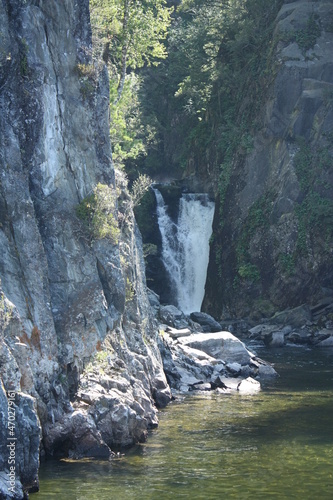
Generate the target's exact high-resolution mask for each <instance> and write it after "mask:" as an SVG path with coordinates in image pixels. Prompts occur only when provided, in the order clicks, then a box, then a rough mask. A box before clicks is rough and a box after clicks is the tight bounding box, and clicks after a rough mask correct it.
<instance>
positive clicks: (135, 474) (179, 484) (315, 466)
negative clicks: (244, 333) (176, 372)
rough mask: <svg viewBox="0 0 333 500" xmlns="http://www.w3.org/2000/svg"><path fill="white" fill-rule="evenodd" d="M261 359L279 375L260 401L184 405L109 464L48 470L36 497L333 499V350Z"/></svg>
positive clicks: (202, 397)
mask: <svg viewBox="0 0 333 500" xmlns="http://www.w3.org/2000/svg"><path fill="white" fill-rule="evenodd" d="M257 353H258V355H259V356H260V357H263V358H265V359H270V360H271V361H273V362H274V363H275V368H276V369H277V370H278V372H279V373H280V375H281V376H280V377H279V378H278V379H277V380H276V381H274V382H270V383H269V384H267V385H266V387H264V389H263V391H262V392H260V393H259V394H256V395H254V396H240V395H237V394H236V395H229V396H226V395H216V394H197V395H189V396H186V397H183V398H179V399H178V400H177V401H176V402H174V403H172V404H170V405H169V406H168V407H167V408H166V409H165V410H163V411H161V412H160V425H159V427H158V429H156V430H154V431H152V433H151V434H150V436H149V439H148V442H147V443H145V444H143V445H140V446H137V447H135V448H134V449H132V450H130V451H129V452H126V453H125V454H124V455H123V456H121V457H120V458H118V459H115V460H113V461H112V462H111V463H105V462H104V463H103V462H85V463H84V462H80V463H73V462H72V463H68V462H47V463H46V464H44V465H43V466H42V468H41V472H40V487H41V491H40V493H37V494H35V495H31V498H32V499H33V500H44V499H50V498H51V499H52V498H57V499H66V500H67V499H68V500H74V499H75V500H88V499H89V500H109V499H116V500H123V499H124V500H127V499H130V500H132V499H134V500H136V499H140V500H141V499H142V500H143V499H144V500H164V499H175V500H177V499H183V498H184V499H185V498H186V499H258V498H259V499H268V498H269V499H270V498H273V499H302V500H304V499H318V500H321V499H332V498H333V351H330V352H327V351H326V352H323V351H322V350H320V349H316V350H312V351H311V350H307V349H305V348H290V349H289V348H284V349H280V350H275V351H274V350H271V351H266V350H265V351H264V350H261V349H258V351H257Z"/></svg>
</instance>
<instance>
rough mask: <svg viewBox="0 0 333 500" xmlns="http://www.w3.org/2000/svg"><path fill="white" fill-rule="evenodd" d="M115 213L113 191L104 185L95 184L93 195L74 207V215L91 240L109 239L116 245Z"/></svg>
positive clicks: (117, 234)
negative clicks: (83, 225)
mask: <svg viewBox="0 0 333 500" xmlns="http://www.w3.org/2000/svg"><path fill="white" fill-rule="evenodd" d="M115 212H116V195H115V190H114V188H112V187H110V186H107V185H106V184H97V186H96V187H95V188H94V190H93V193H92V194H91V195H90V196H87V197H86V198H84V200H82V202H81V203H80V204H79V205H78V206H77V207H76V215H77V216H78V217H79V219H81V220H82V221H83V223H84V224H85V226H86V227H87V229H88V231H89V233H90V235H91V237H92V239H94V240H99V239H103V238H109V239H110V240H111V241H112V242H113V243H115V244H116V243H117V242H118V237H119V228H118V223H117V220H116V218H115Z"/></svg>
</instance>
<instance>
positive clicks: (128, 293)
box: [125, 278, 135, 302]
mask: <svg viewBox="0 0 333 500" xmlns="http://www.w3.org/2000/svg"><path fill="white" fill-rule="evenodd" d="M134 297H135V288H134V286H133V284H132V283H131V281H130V279H129V278H126V286H125V301H126V302H131V301H132V300H133V299H134Z"/></svg>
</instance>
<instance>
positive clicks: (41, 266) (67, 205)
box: [0, 0, 170, 498]
mask: <svg viewBox="0 0 333 500" xmlns="http://www.w3.org/2000/svg"><path fill="white" fill-rule="evenodd" d="M0 20H1V32H0V49H1V50H0V106H1V116H0V129H1V134H0V162H1V164H0V167H1V179H0V216H1V224H0V278H1V298H0V300H1V304H0V305H1V308H0V329H1V338H0V360H1V363H0V374H1V378H2V381H3V385H4V390H3V392H2V397H1V411H2V412H3V415H7V409H8V404H7V398H8V392H7V396H6V392H5V391H14V392H15V394H16V396H15V398H16V399H15V404H16V407H17V414H18V415H19V414H24V412H27V411H28V408H29V412H30V413H29V415H30V416H29V419H30V420H29V421H30V422H31V432H30V434H29V435H27V436H26V439H28V440H29V439H30V442H29V443H28V442H27V443H25V445H24V447H25V450H29V457H27V456H26V455H24V457H23V455H22V456H21V455H20V454H19V453H18V454H17V469H16V480H17V488H21V489H20V491H21V492H22V491H23V490H22V485H23V488H29V487H36V484H37V483H36V478H37V469H38V456H39V446H40V437H42V444H41V449H42V452H43V454H45V453H57V452H59V454H61V453H63V454H67V455H72V456H80V455H81V456H82V455H84V454H95V455H96V456H100V455H101V454H102V455H103V454H104V455H105V453H106V452H107V453H108V454H110V452H111V451H110V450H111V448H112V446H113V445H114V444H116V445H117V446H121V445H122V444H126V445H127V444H131V443H133V442H135V441H137V440H138V439H143V438H144V436H145V434H146V431H147V428H148V427H149V426H150V425H156V422H157V417H156V408H155V400H156V401H158V403H159V404H160V405H162V404H166V403H167V401H168V400H169V399H170V393H169V390H168V386H167V383H166V380H165V377H164V374H163V370H162V364H161V360H160V355H159V351H158V349H157V348H156V342H155V341H156V339H155V336H156V333H155V328H154V324H153V322H152V320H151V318H150V312H149V304H148V300H147V296H146V286H145V275H144V266H143V257H142V251H141V240H140V235H139V234H138V232H137V230H136V227H135V223H134V219H133V217H132V214H131V212H130V211H129V212H128V213H129V215H127V220H126V221H125V222H124V223H123V235H122V237H121V238H120V241H119V242H115V241H111V240H110V239H103V240H93V239H92V238H91V237H90V235H89V234H87V231H86V228H85V227H84V225H83V224H82V221H81V220H80V219H79V218H78V217H77V215H76V207H77V205H78V204H79V202H81V201H82V199H83V198H84V197H86V196H87V195H89V194H91V193H92V190H93V188H94V187H95V186H96V184H97V183H102V184H107V185H109V186H111V188H112V189H114V192H115V174H114V169H113V165H112V160H111V146H110V140H109V122H108V113H109V108H108V102H109V87H108V77H107V72H106V69H105V68H104V67H103V66H101V65H98V64H95V65H94V64H93V61H92V59H91V30H90V24H89V3H88V0H83V1H81V2H74V1H73V0H66V1H64V2H30V1H29V0H28V1H26V2H23V1H21V0H20V1H19V0H17V1H16V0H10V1H8V2H6V3H4V2H2V3H1V4H0ZM121 189H122V190H123V192H125V190H126V186H125V184H123V185H122V186H121ZM124 203H125V202H124ZM115 217H117V214H116V213H115ZM121 255H122V262H121ZM126 284H127V289H126ZM126 294H127V295H126ZM104 349H108V352H106V351H105V352H106V353H105V355H104V354H103V353H104ZM96 353H99V357H98V356H97V361H96V362H99V363H104V364H103V374H102V375H103V376H104V375H105V376H107V377H109V378H111V380H116V379H117V378H119V377H121V378H122V379H125V380H127V382H128V383H127V384H123V385H122V386H121V387H122V389H121V390H120V389H119V387H117V384H116V382H112V383H111V384H110V383H109V382H108V383H106V382H105V381H104V382H103V383H101V384H99V381H97V385H99V388H97V387H94V391H95V392H94V397H92V398H91V399H90V403H89V402H87V401H86V400H85V399H84V398H81V399H80V400H78V399H77V392H78V390H82V387H81V388H80V387H79V383H80V375H81V374H82V373H83V371H84V369H85V367H87V365H88V363H89V362H90V361H91V360H92V365H90V376H91V374H92V373H94V370H96V372H97V376H98V377H100V376H101V370H98V369H96V368H95V363H94V359H95V360H96V358H94V356H95V355H96ZM117 363H118V364H117ZM85 373H86V372H85ZM88 379H89V374H88V375H87V376H86V378H84V377H83V382H84V383H85V384H86V386H85V393H87V392H89V391H90V389H91V387H90V384H92V383H91V382H89V380H88ZM107 380H108V379H107ZM94 383H95V382H94ZM98 391H100V394H103V397H104V398H105V397H107V395H108V394H109V392H110V391H111V392H112V391H113V392H112V394H111V393H110V394H109V399H110V400H111V399H112V397H113V398H114V405H113V407H112V408H113V409H112V411H113V413H112V415H111V413H110V416H109V417H108V415H105V414H104V415H103V418H102V417H101V413H100V412H98V411H97V409H96V405H97V406H98V404H97V402H98V401H100V396H98V394H97V393H98ZM114 392H116V395H115V394H114ZM154 398H155V400H154ZM95 403H96V404H95ZM101 404H102V403H101ZM94 405H95V406H94ZM117 405H118V406H119V412H118V414H117V412H116V409H117ZM110 408H111V406H110ZM121 412H122V417H120V413H121ZM75 415H76V417H75ZM136 417H138V418H136ZM100 421H101V422H108V423H109V425H111V426H112V425H113V423H115V425H116V430H117V432H113V433H112V432H111V431H110V432H109V433H107V432H106V431H105V424H104V423H103V425H101V429H99V422H100ZM136 421H137V422H138V425H137V426H136V425H135V422H136ZM40 425H41V427H40ZM77 426H79V427H81V433H80V432H78V428H77ZM57 430H58V434H57ZM2 432H6V429H5V428H4V429H2ZM122 436H124V440H122ZM4 437H5V436H4ZM17 437H18V439H19V437H20V439H21V434H17ZM47 437H48V438H47ZM3 442H5V441H4V440H1V443H3ZM22 446H23V444H22V443H21V442H20V444H19V443H18V448H17V449H22ZM6 453H7V451H6V449H1V453H0V457H1V460H2V462H1V464H0V465H1V467H0V468H1V470H4V471H6V470H7V469H6V467H7V465H8V464H7V462H6V456H7V455H6ZM26 453H27V452H25V454H26ZM27 463H29V464H30V466H29V467H27V465H26V464H27ZM1 480H4V478H3V475H2V476H1ZM20 480H21V482H20ZM3 484H4V483H3ZM6 487H7V486H6V485H5V484H4V486H3V488H6ZM0 491H1V490H0ZM3 491H4V492H6V490H5V489H4V490H3ZM17 491H19V490H18V489H17ZM3 494H5V493H3ZM19 495H20V493H17V498H20V496H19ZM0 496H1V495H0ZM13 498H15V496H14V494H13Z"/></svg>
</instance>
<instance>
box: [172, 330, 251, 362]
mask: <svg viewBox="0 0 333 500" xmlns="http://www.w3.org/2000/svg"><path fill="white" fill-rule="evenodd" d="M178 342H179V343H181V344H182V345H187V346H189V347H192V348H194V349H199V350H201V351H204V352H205V353H207V354H209V356H212V357H214V358H216V359H223V360H227V361H228V362H229V363H233V362H236V363H240V364H241V365H246V364H249V363H250V361H251V359H252V358H253V357H254V354H252V353H251V352H250V351H248V350H247V349H246V347H245V345H244V344H243V342H241V341H240V340H239V339H238V338H237V337H235V336H234V335H233V334H232V333H230V332H221V331H220V332H212V333H195V334H192V335H189V336H188V337H183V338H179V339H178Z"/></svg>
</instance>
